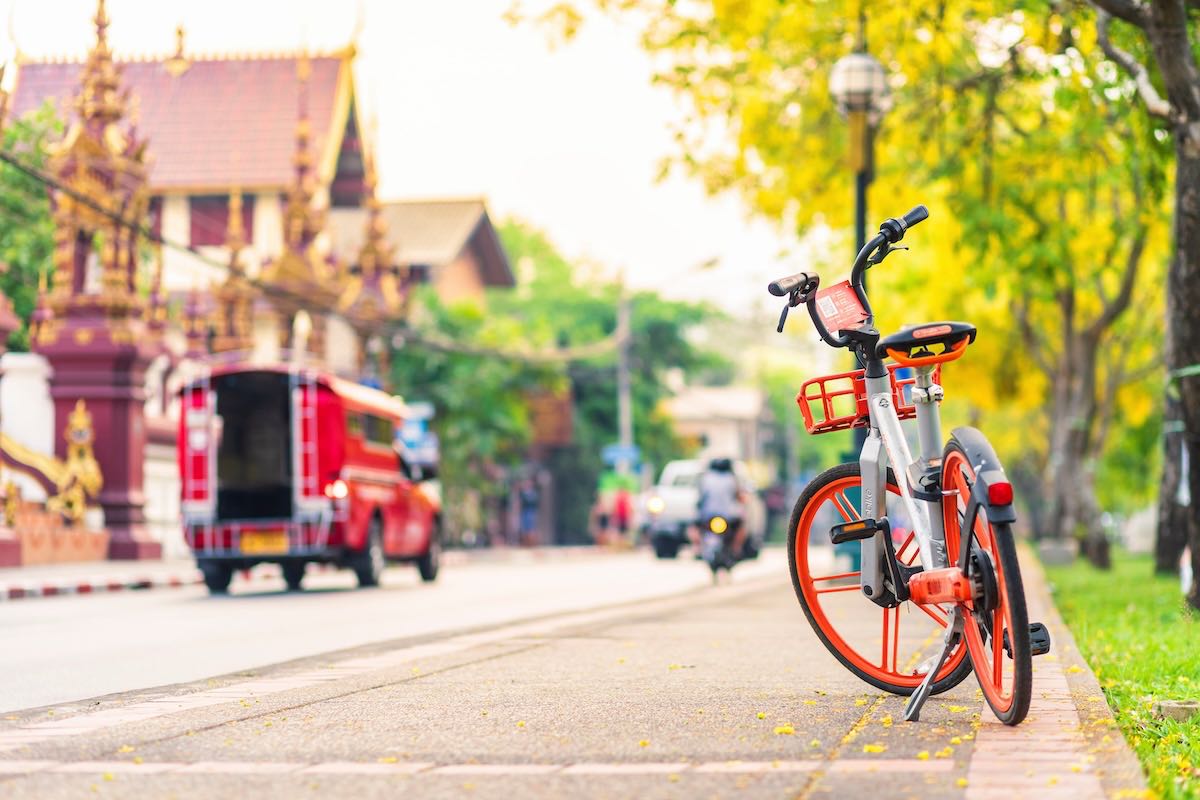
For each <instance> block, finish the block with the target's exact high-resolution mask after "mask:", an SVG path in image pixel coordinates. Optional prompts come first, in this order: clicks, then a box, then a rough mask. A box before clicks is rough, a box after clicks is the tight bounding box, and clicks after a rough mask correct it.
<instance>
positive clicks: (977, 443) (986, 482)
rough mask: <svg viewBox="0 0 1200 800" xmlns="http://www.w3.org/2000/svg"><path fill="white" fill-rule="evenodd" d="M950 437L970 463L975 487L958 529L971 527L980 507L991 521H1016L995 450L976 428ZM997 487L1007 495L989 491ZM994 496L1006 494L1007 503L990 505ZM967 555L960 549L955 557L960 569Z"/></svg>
mask: <svg viewBox="0 0 1200 800" xmlns="http://www.w3.org/2000/svg"><path fill="white" fill-rule="evenodd" d="M950 436H951V437H952V438H953V439H954V440H955V441H957V442H958V444H959V445H960V446H961V447H962V449H963V451H964V452H965V453H966V454H967V460H968V461H970V462H971V468H972V469H974V470H975V485H974V486H973V487H972V488H971V496H970V497H969V498H967V508H966V514H965V516H964V519H963V525H962V529H963V530H964V531H969V530H971V529H972V528H973V527H974V526H975V518H976V517H977V516H978V514H979V509H980V508H984V509H986V511H987V518H988V520H989V521H991V522H1006V523H1013V522H1016V521H1017V512H1016V510H1015V509H1014V508H1013V505H1012V490H1011V484H1010V483H1009V480H1008V475H1006V474H1005V472H1004V466H1003V465H1002V464H1001V463H1000V459H999V458H998V457H997V456H996V451H995V450H993V449H992V445H991V443H990V442H989V441H988V440H987V437H986V436H984V435H983V432H982V431H980V430H979V429H978V428H971V427H962V428H955V429H954V430H953V431H952V432H951V434H950ZM1000 485H1007V486H1009V487H1010V488H1009V490H1008V492H1007V493H1005V492H1003V491H998V489H993V487H999V486H1000ZM997 494H999V495H1001V496H1003V495H1005V494H1007V497H1008V502H994V501H993V497H995V496H996V495H997ZM967 554H968V549H967V548H962V550H961V554H960V557H959V560H960V562H962V563H961V564H960V566H962V565H965V561H966V557H967Z"/></svg>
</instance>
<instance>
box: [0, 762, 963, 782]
mask: <svg viewBox="0 0 1200 800" xmlns="http://www.w3.org/2000/svg"><path fill="white" fill-rule="evenodd" d="M818 768H825V769H830V770H831V771H833V772H837V773H871V772H882V773H887V774H894V773H897V772H909V773H911V772H918V773H945V772H951V771H952V770H953V769H954V768H955V766H954V763H953V762H951V761H917V760H915V759H911V758H910V759H901V758H891V759H878V760H872V759H864V758H853V759H840V760H838V761H834V762H833V763H832V765H830V764H829V762H826V761H819V760H816V759H813V760H810V761H710V762H705V763H699V764H695V763H691V762H687V761H678V762H643V761H626V762H611V763H606V762H597V763H578V764H477V763H476V764H470V763H468V764H435V763H433V762H428V761H423V762H391V761H390V759H385V760H381V761H379V762H359V761H324V762H321V763H318V764H305V763H301V762H296V761H197V762H194V763H190V764H189V763H183V762H178V761H0V775H32V774H34V773H53V774H85V775H101V776H103V777H104V778H106V779H108V780H112V779H114V778H115V776H117V775H120V776H122V777H124V776H126V775H170V774H176V775H194V774H197V773H201V774H207V775H212V774H221V775H305V776H307V775H353V776H372V775H373V776H378V777H386V776H395V775H424V776H433V777H455V778H469V777H501V776H503V777H538V778H541V777H545V776H547V775H565V776H579V777H588V776H596V775H630V776H645V775H658V776H671V777H674V776H681V775H685V774H687V773H699V774H705V775H711V774H725V775H738V774H741V775H744V774H758V775H763V774H770V773H794V772H813V771H815V770H817V769H818Z"/></svg>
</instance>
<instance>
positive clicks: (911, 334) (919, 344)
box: [875, 322, 976, 367]
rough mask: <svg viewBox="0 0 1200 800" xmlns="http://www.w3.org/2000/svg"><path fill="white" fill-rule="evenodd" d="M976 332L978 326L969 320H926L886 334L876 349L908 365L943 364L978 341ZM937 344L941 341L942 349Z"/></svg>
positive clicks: (882, 354) (880, 353) (884, 355)
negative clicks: (920, 323) (888, 334)
mask: <svg viewBox="0 0 1200 800" xmlns="http://www.w3.org/2000/svg"><path fill="white" fill-rule="evenodd" d="M975 333H976V331H975V326H974V325H972V324H971V323H969V322H926V323H925V324H923V325H912V326H909V327H907V328H904V329H903V330H901V331H898V332H896V333H893V334H892V335H891V336H886V337H884V338H883V339H881V340H880V342H879V345H878V346H877V347H876V349H875V353H876V355H878V356H879V357H880V358H889V357H890V358H891V359H893V360H894V361H895V362H896V363H897V364H901V365H903V366H906V367H924V366H929V365H931V364H941V363H943V362H946V361H953V360H954V359H956V358H958V357H959V356H961V355H962V354H963V353H964V352H965V351H966V349H967V345H968V344H970V343H971V342H973V341H975ZM937 345H941V349H940V351H939V350H938V349H937Z"/></svg>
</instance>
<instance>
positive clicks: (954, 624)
mask: <svg viewBox="0 0 1200 800" xmlns="http://www.w3.org/2000/svg"><path fill="white" fill-rule="evenodd" d="M962 636H963V616H962V607H961V606H955V607H954V616H953V617H952V618H951V620H950V624H949V625H947V626H946V633H945V634H944V635H943V636H942V652H941V653H940V654H939V655H938V657H937V662H936V663H935V664H934V665H933V666H932V667H930V669H929V672H928V673H926V675H925V680H923V681H921V685H920V686H918V687H917V690H916V691H915V692H913V693H912V697H910V698H908V704H907V705H905V706H904V719H905V721H906V722H917V721H919V720H920V719H921V707H922V706H923V705H925V701H926V700H928V699H929V694H930V692H932V691H933V681H934V679H936V677H937V674H938V673H939V672H941V671H942V666H943V665H944V664H945V663H946V659H947V658H949V657H950V652H951V651H952V650H954V646H955V645H956V644H958V641H959V639H961V638H962Z"/></svg>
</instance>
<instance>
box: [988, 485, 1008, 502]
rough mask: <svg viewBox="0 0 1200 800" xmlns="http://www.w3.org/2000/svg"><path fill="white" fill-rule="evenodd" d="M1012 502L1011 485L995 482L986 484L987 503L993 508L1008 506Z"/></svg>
mask: <svg viewBox="0 0 1200 800" xmlns="http://www.w3.org/2000/svg"><path fill="white" fill-rule="evenodd" d="M1012 501H1013V488H1012V484H1011V483H1009V482H1008V481H997V482H996V483H989V484H988V502H989V503H991V504H992V505H994V506H1009V505H1012Z"/></svg>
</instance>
